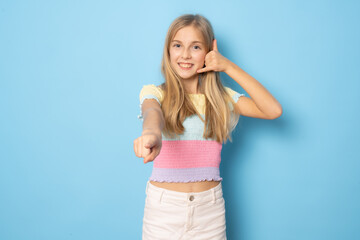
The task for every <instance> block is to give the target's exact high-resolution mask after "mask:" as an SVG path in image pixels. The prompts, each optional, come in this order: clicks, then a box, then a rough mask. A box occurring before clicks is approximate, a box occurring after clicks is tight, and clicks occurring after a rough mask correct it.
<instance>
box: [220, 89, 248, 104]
mask: <svg viewBox="0 0 360 240" xmlns="http://www.w3.org/2000/svg"><path fill="white" fill-rule="evenodd" d="M225 90H226V91H227V93H228V94H229V95H230V97H231V98H232V99H233V100H234V102H235V103H236V102H237V101H238V100H239V98H240V97H244V96H245V94H243V93H238V92H236V91H234V90H232V89H231V88H229V87H225Z"/></svg>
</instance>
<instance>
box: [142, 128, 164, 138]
mask: <svg viewBox="0 0 360 240" xmlns="http://www.w3.org/2000/svg"><path fill="white" fill-rule="evenodd" d="M146 134H154V135H156V136H157V137H160V138H161V136H162V135H161V131H160V130H157V129H154V128H144V129H143V131H142V133H141V135H146Z"/></svg>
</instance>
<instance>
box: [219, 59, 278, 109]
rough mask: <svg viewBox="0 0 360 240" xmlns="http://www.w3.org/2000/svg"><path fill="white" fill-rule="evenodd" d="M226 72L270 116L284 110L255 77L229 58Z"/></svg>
mask: <svg viewBox="0 0 360 240" xmlns="http://www.w3.org/2000/svg"><path fill="white" fill-rule="evenodd" d="M225 73H226V74H227V75H229V76H230V77H231V78H232V79H234V80H235V81H236V82H237V83H238V84H239V85H240V86H241V87H242V88H243V89H244V90H245V91H246V92H247V93H248V94H249V95H250V97H251V98H252V99H253V101H254V102H255V104H256V105H257V106H258V108H259V109H260V110H261V111H262V112H263V113H264V114H266V115H268V116H274V115H278V114H279V113H281V112H282V108H281V105H280V103H279V102H278V101H277V100H276V99H275V98H274V97H273V96H272V95H271V93H270V92H269V91H268V90H267V89H266V88H265V87H264V86H263V85H262V84H261V83H260V82H259V81H257V80H256V79H255V78H253V77H252V76H250V75H249V74H248V73H246V72H245V71H244V70H243V69H241V68H240V67H239V66H237V65H236V64H235V63H233V62H231V61H230V60H229V64H228V67H227V69H226V70H225Z"/></svg>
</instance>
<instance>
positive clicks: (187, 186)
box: [150, 181, 220, 192]
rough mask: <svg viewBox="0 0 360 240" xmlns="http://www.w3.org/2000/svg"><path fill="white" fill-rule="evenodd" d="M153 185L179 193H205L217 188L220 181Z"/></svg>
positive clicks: (157, 183)
mask: <svg viewBox="0 0 360 240" xmlns="http://www.w3.org/2000/svg"><path fill="white" fill-rule="evenodd" d="M150 183H151V184H153V185H155V186H157V187H160V188H165V189H168V190H172V191H177V192H203V191H206V190H209V189H211V188H213V187H215V186H217V185H218V184H219V183H220V181H201V182H188V183H184V182H154V181H150Z"/></svg>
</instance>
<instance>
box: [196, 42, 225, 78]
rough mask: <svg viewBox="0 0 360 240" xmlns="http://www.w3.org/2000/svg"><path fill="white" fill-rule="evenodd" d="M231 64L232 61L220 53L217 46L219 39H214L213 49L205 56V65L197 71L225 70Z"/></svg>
mask: <svg viewBox="0 0 360 240" xmlns="http://www.w3.org/2000/svg"><path fill="white" fill-rule="evenodd" d="M229 65H230V61H229V60H228V59H227V58H225V57H224V56H222V55H221V54H220V52H219V51H218V48H217V40H216V39H214V41H213V50H212V51H210V52H208V53H207V54H206V56H205V67H204V68H201V69H198V70H197V73H202V72H208V71H215V72H225V71H226V69H227V67H228V66H229Z"/></svg>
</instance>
